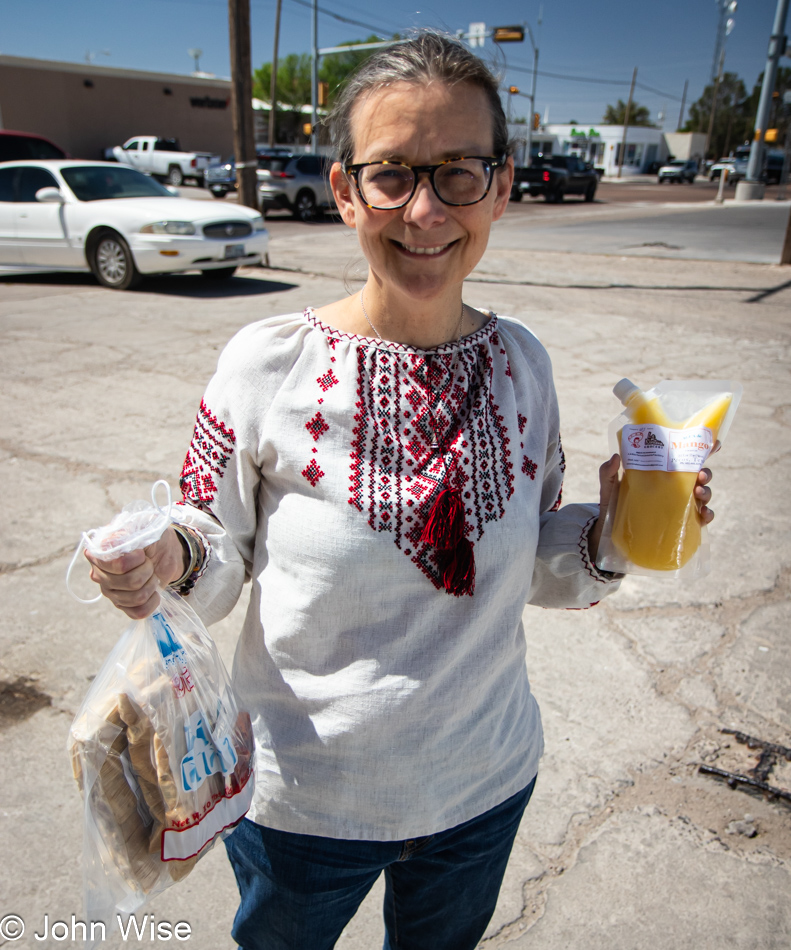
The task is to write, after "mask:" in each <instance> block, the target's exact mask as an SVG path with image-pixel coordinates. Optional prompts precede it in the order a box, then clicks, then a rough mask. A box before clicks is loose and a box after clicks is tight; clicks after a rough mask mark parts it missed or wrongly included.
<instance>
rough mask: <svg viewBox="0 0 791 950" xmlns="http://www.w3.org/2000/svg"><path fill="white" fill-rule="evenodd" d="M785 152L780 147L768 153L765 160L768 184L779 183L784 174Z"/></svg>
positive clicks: (765, 176)
mask: <svg viewBox="0 0 791 950" xmlns="http://www.w3.org/2000/svg"><path fill="white" fill-rule="evenodd" d="M784 161H785V153H784V152H783V151H782V150H779V149H772V150H771V151H769V152H767V153H766V161H765V162H764V175H763V178H764V181H765V182H766V184H767V185H779V184H780V179H781V178H782V176H783V163H784Z"/></svg>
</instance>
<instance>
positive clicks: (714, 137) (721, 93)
mask: <svg viewBox="0 0 791 950" xmlns="http://www.w3.org/2000/svg"><path fill="white" fill-rule="evenodd" d="M716 85H717V84H716V83H709V85H708V86H706V88H705V89H704V90H703V95H702V96H701V97H700V99H698V100H697V101H696V102H693V103H692V105H691V106H690V107H689V117H688V119H687V122H686V124H685V125H684V127H683V129H682V130H681V131H682V132H703V133H706V132H708V129H709V122H710V120H711V109H712V105H713V103H714V90H715V88H716ZM759 91H760V90H759ZM757 102H758V100H757V99H756V106H757ZM755 111H756V110H755V108H753V107H752V105H751V100H750V99H748V98H747V90H746V89H745V87H744V83H743V82H742V80H741V79H740V78H739V77H738V75H737V74H736V73H723V74H722V79H721V80H720V84H719V88H718V89H717V103H716V111H715V113H714V126H713V128H712V130H711V142H710V143H709V155H711V156H714V157H715V158H718V157H719V156H721V155H727V154H728V153H729V151H730V150H731V149H733V148H735V147H736V146H737V145H741V143H742V142H744V141H745V140H747V141H749V140H750V139H751V138H752V128H753V125H754V123H755Z"/></svg>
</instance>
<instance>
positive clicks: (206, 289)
mask: <svg viewBox="0 0 791 950" xmlns="http://www.w3.org/2000/svg"><path fill="white" fill-rule="evenodd" d="M0 284H28V285H33V286H35V285H39V286H50V287H57V286H61V287H90V288H91V289H94V290H103V289H105V288H102V287H101V285H100V284H98V283H97V282H96V280H95V279H94V277H93V276H92V275H91V274H18V275H17V274H14V275H11V274H9V275H7V276H6V275H0ZM297 286H298V285H297V284H289V283H286V282H285V281H282V280H261V279H260V278H256V277H249V276H246V275H237V276H235V277H231V278H228V279H226V280H209V279H207V278H205V277H201V276H200V275H199V274H160V275H157V276H154V277H144V278H143V281H142V283H141V284H140V286H139V287H137V288H136V290H134V291H128V292H129V293H149V294H162V295H165V296H171V297H174V296H175V297H199V298H204V299H211V298H212V297H252V296H256V295H260V294H275V293H278V292H279V291H284V290H293V289H294V288H295V287H297ZM107 292H108V293H113V294H114V293H123V291H116V290H110V289H109V288H108V289H107Z"/></svg>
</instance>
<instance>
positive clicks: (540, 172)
mask: <svg viewBox="0 0 791 950" xmlns="http://www.w3.org/2000/svg"><path fill="white" fill-rule="evenodd" d="M514 171H515V173H514V184H513V187H512V188H511V201H521V200H522V195H525V194H526V195H529V196H530V197H531V198H537V197H538V196H539V195H543V196H544V200H545V201H549V202H557V201H563V199H564V198H565V197H566V195H583V196H584V198H585V200H586V201H593V199H594V197H595V195H596V186H597V185H598V183H599V176H598V175H597V174H596V171H595V170H594V168H593V165H591V163H590V162H583V161H582V159H580V158H577V156H576V155H548V156H543V155H539V156H537V157H536V158H534V159H533V163H532V165H530V167H529V168H516V169H515V170H514Z"/></svg>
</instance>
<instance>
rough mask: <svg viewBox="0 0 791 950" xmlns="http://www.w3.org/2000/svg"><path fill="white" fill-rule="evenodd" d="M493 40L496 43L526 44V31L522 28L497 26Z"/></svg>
mask: <svg viewBox="0 0 791 950" xmlns="http://www.w3.org/2000/svg"><path fill="white" fill-rule="evenodd" d="M492 39H493V40H494V42H495V43H524V41H525V30H524V27H521V26H496V27H495V28H494V31H493V33H492Z"/></svg>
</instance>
